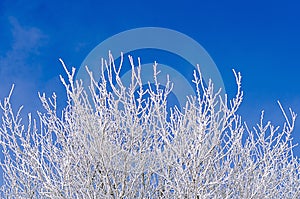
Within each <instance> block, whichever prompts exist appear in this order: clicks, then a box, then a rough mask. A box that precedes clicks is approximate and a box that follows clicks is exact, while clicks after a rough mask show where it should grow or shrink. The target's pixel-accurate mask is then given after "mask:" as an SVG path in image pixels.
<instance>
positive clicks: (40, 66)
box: [0, 0, 300, 156]
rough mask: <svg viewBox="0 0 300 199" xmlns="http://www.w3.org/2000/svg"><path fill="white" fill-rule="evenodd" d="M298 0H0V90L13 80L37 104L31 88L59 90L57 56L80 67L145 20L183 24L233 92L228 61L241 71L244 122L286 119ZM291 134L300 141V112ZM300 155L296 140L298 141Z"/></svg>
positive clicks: (296, 65) (295, 102) (293, 101)
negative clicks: (282, 109)
mask: <svg viewBox="0 0 300 199" xmlns="http://www.w3.org/2000/svg"><path fill="white" fill-rule="evenodd" d="M299 10H300V3H298V1H296V0H295V1H256V0H254V1H248V2H245V1H230V0H229V1H214V0H206V1H202V0H195V1H189V0H186V1H162V0H160V1H156V0H152V1H140V0H139V1H109V0H107V1H103V0H102V1H91V0H85V1H82V2H79V1H70V3H67V1H58V0H53V1H38V0H31V1H21V0H20V1H15V0H6V1H5V0H4V1H3V0H0V98H1V99H3V97H4V96H6V95H7V93H8V92H9V89H10V86H11V84H12V83H15V84H16V88H15V92H14V95H13V102H14V104H15V105H21V104H24V105H25V109H24V111H25V112H26V111H34V109H35V108H38V107H40V103H39V101H38V98H37V91H41V92H46V93H48V94H51V92H52V91H56V92H57V93H58V97H61V98H63V96H64V95H63V91H64V90H63V86H62V85H61V84H60V82H59V78H58V75H59V74H64V72H63V69H62V67H61V65H60V63H59V61H58V58H62V59H63V60H64V61H65V63H66V64H67V65H68V66H75V67H77V68H78V67H79V66H80V64H81V63H82V61H83V60H84V58H85V57H86V56H87V54H88V53H89V52H90V51H91V50H92V49H93V48H94V47H95V46H96V45H98V44H99V43H100V42H102V41H103V40H105V39H107V38H108V37H110V36H112V35H114V34H117V33H119V32H122V31H125V30H128V29H132V28H138V27H146V26H155V27H165V28H170V29H173V30H177V31H179V32H182V33H184V34H186V35H188V36H190V37H192V38H193V39H195V40H196V41H197V42H199V43H200V44H201V45H202V46H203V47H204V48H205V49H206V50H207V52H208V53H209V54H210V55H211V57H212V59H213V60H214V61H215V63H216V65H217V66H218V69H219V71H220V72H221V75H222V77H223V80H224V83H225V85H226V89H227V92H228V93H229V95H230V96H232V95H233V94H234V92H235V82H234V77H233V73H232V69H233V68H234V69H236V70H237V71H240V72H241V73H242V76H243V84H242V86H243V90H244V93H245V95H244V102H243V104H242V106H241V108H240V110H239V113H240V114H241V115H242V116H243V118H244V120H246V121H247V122H248V124H250V125H254V124H255V123H256V122H258V121H259V116H260V113H261V111H262V110H263V109H264V110H265V116H266V117H265V119H266V120H272V121H274V123H275V124H280V123H281V122H283V121H284V118H283V116H282V114H281V113H280V109H279V107H278V105H277V102H276V101H277V100H280V101H281V102H282V104H283V106H284V107H285V108H288V107H291V108H293V110H294V111H295V112H297V113H298V114H300V86H299V85H300V77H299V75H300V59H299V58H300V37H299V35H300V12H299ZM293 136H294V137H295V141H296V142H300V118H298V119H297V122H296V129H295V131H294V134H293ZM296 154H297V155H299V156H300V147H297V148H296Z"/></svg>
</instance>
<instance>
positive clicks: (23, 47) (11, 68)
mask: <svg viewBox="0 0 300 199" xmlns="http://www.w3.org/2000/svg"><path fill="white" fill-rule="evenodd" d="M8 21H9V23H10V25H11V34H12V42H11V43H10V48H9V49H8V50H7V51H6V53H4V55H2V56H1V57H0V99H3V97H4V96H6V95H7V94H8V91H9V90H10V88H11V85H12V84H16V88H15V92H14V95H15V97H16V98H17V100H20V103H19V102H18V103H17V104H24V105H26V104H32V102H33V101H36V100H35V99H34V100H33V99H32V98H37V95H36V93H37V89H38V79H39V78H40V76H41V74H42V69H41V66H40V64H39V63H38V62H35V60H38V59H36V57H37V56H39V54H40V49H41V47H42V46H43V44H45V42H46V40H47V36H46V35H45V34H44V33H42V31H41V30H40V29H38V28H36V27H26V26H23V25H21V24H20V23H19V21H18V20H17V19H16V18H14V17H9V19H8ZM32 95H34V96H32Z"/></svg>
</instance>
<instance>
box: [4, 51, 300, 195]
mask: <svg viewBox="0 0 300 199" xmlns="http://www.w3.org/2000/svg"><path fill="white" fill-rule="evenodd" d="M113 60H114V59H113V57H112V55H111V54H110V56H109V60H108V61H102V72H101V74H102V75H101V80H100V82H99V83H98V82H96V81H95V80H94V79H93V74H92V72H91V71H89V70H88V68H87V72H88V73H89V75H90V80H91V81H90V86H89V90H88V91H87V90H85V89H84V86H83V82H82V81H74V74H75V69H74V68H72V70H71V72H70V71H68V69H67V67H66V66H65V65H64V63H63V62H62V64H63V67H64V69H65V71H66V73H67V76H68V80H65V79H64V78H63V77H61V81H62V83H63V84H64V85H65V88H66V94H67V105H66V107H65V108H64V110H63V111H62V113H61V114H58V113H57V108H56V95H55V94H53V95H52V97H51V98H47V97H46V96H45V94H39V97H40V100H41V102H42V104H43V107H44V109H45V110H44V111H43V112H38V116H39V117H38V121H36V120H35V119H32V116H31V115H30V114H29V115H28V118H29V123H28V125H27V126H26V127H25V125H23V124H22V120H21V117H20V111H21V108H20V109H19V110H18V111H17V112H14V111H13V110H12V106H11V104H10V97H11V93H10V94H9V95H8V97H7V98H5V99H4V101H3V102H1V109H2V110H3V117H2V126H1V127H0V132H1V145H2V148H3V150H2V152H3V154H4V159H3V161H2V163H1V166H2V169H3V171H4V174H3V175H4V185H3V186H2V193H1V194H2V197H5V198H299V197H300V178H299V177H300V176H299V161H298V159H297V158H296V157H295V156H294V155H293V146H294V145H293V144H292V137H291V133H292V131H293V128H294V122H295V118H296V115H295V113H294V112H292V111H291V110H290V119H289V118H288V116H287V115H286V113H285V112H284V110H283V108H282V106H281V105H280V103H279V106H280V108H281V109H282V112H283V115H284V116H285V118H286V122H285V123H284V124H283V127H282V128H280V127H274V126H273V125H272V124H271V123H270V122H266V123H265V122H264V121H263V114H262V116H261V120H260V123H259V124H258V125H257V126H256V127H253V129H250V128H248V127H247V125H246V123H244V122H243V121H242V119H241V117H240V116H239V115H238V114H237V113H236V111H237V109H238V108H239V106H240V104H241V102H242V98H243V92H242V91H241V75H240V73H236V72H234V74H235V78H236V83H237V93H236V96H235V98H233V99H232V100H228V99H227V96H221V95H220V91H218V92H215V91H214V87H213V83H212V82H211V81H210V82H209V83H208V84H207V85H206V84H205V83H204V82H203V81H202V76H201V72H200V69H199V67H198V70H196V71H195V72H194V81H193V82H194V84H195V87H196V91H197V95H196V96H188V97H187V99H188V100H187V103H186V105H185V107H183V109H182V110H180V109H179V108H177V107H172V108H171V109H168V108H167V96H168V94H169V93H170V92H171V90H172V83H171V82H170V81H169V79H168V77H167V79H168V80H167V84H166V86H165V87H163V88H162V87H161V86H160V84H159V82H158V81H157V76H158V75H159V71H158V70H157V64H156V63H155V64H154V66H153V72H154V74H153V78H154V82H155V86H154V87H153V86H150V85H149V87H148V88H147V89H145V87H143V82H142V80H141V75H140V71H141V67H140V61H139V60H138V66H137V67H136V65H135V64H134V61H133V58H132V57H129V60H130V63H131V66H132V79H131V84H130V86H129V87H126V86H124V85H123V83H122V81H121V78H120V70H121V66H120V67H117V66H116V65H115V63H114V61H113ZM85 83H86V82H85ZM38 122H39V123H38ZM38 126H39V128H38Z"/></svg>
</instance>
